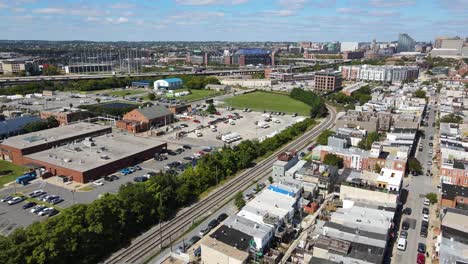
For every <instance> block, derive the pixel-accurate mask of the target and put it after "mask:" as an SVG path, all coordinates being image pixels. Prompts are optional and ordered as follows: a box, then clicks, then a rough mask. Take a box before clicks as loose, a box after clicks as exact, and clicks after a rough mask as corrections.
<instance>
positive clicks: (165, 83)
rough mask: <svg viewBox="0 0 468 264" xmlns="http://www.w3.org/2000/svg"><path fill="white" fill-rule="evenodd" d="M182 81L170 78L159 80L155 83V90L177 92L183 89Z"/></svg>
mask: <svg viewBox="0 0 468 264" xmlns="http://www.w3.org/2000/svg"><path fill="white" fill-rule="evenodd" d="M182 84H183V82H182V80H181V79H179V78H168V79H162V80H157V81H155V82H154V89H155V90H160V89H165V90H175V89H179V88H182Z"/></svg>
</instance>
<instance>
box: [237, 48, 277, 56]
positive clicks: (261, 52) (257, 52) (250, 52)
mask: <svg viewBox="0 0 468 264" xmlns="http://www.w3.org/2000/svg"><path fill="white" fill-rule="evenodd" d="M235 54H236V55H269V54H270V51H269V50H265V49H240V50H238V51H236V53H235Z"/></svg>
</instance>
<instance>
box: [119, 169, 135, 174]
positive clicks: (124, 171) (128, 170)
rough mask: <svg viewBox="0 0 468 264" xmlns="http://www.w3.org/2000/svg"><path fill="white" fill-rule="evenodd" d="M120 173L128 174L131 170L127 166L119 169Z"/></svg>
mask: <svg viewBox="0 0 468 264" xmlns="http://www.w3.org/2000/svg"><path fill="white" fill-rule="evenodd" d="M119 172H120V173H121V174H122V175H128V174H131V173H132V171H131V170H130V169H129V168H125V169H121V170H120V171H119Z"/></svg>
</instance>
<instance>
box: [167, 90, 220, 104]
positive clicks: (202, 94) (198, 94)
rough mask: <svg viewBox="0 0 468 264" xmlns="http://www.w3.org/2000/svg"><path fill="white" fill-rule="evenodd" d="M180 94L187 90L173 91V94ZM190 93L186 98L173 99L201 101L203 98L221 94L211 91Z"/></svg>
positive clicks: (193, 91)
mask: <svg viewBox="0 0 468 264" xmlns="http://www.w3.org/2000/svg"><path fill="white" fill-rule="evenodd" d="M178 91H179V92H182V91H187V89H180V90H175V92H178ZM190 91H191V92H192V93H191V94H189V95H186V96H180V97H173V98H175V99H180V100H186V101H192V100H199V99H203V98H205V97H211V96H215V95H219V94H222V93H221V92H217V91H213V90H190Z"/></svg>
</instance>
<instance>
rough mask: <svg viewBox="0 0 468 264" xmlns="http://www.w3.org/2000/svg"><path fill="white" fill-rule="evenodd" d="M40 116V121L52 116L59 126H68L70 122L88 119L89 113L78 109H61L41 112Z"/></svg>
mask: <svg viewBox="0 0 468 264" xmlns="http://www.w3.org/2000/svg"><path fill="white" fill-rule="evenodd" d="M40 116H41V118H42V119H47V118H48V117H51V116H53V117H54V118H55V119H56V120H57V121H58V122H59V123H60V125H68V124H70V123H72V122H77V121H79V120H82V119H85V118H88V117H89V116H90V112H88V111H86V110H83V109H79V108H66V107H61V108H55V109H49V110H44V111H41V114H40Z"/></svg>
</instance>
